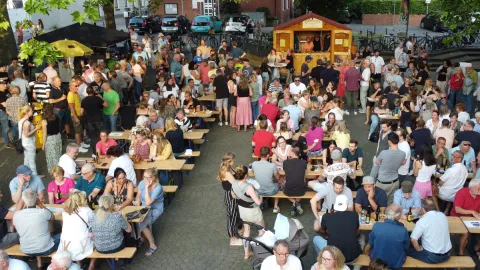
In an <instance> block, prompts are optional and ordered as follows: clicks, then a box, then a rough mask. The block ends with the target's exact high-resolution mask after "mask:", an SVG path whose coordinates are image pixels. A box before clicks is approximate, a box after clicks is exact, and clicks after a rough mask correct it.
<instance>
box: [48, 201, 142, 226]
mask: <svg viewBox="0 0 480 270" xmlns="http://www.w3.org/2000/svg"><path fill="white" fill-rule="evenodd" d="M45 207H47V208H49V209H50V210H51V211H52V208H62V209H63V205H61V204H45ZM142 208H148V211H147V212H146V213H145V214H143V215H142V214H140V217H139V218H137V219H133V220H130V222H133V223H136V222H142V221H143V220H144V219H145V216H147V214H148V212H149V211H150V207H147V206H126V207H125V208H123V209H122V210H121V212H123V213H125V214H127V213H130V212H133V211H137V210H140V209H142ZM98 209H99V207H98V205H96V206H95V212H96V211H97V210H98ZM53 210H54V209H53ZM52 212H53V214H54V215H55V220H62V212H57V211H52Z"/></svg>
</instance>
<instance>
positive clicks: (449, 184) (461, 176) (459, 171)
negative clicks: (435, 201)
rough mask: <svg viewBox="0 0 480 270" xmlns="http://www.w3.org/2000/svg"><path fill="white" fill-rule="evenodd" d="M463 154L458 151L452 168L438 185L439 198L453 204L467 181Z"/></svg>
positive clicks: (453, 159) (454, 154) (453, 157)
mask: <svg viewBox="0 0 480 270" xmlns="http://www.w3.org/2000/svg"><path fill="white" fill-rule="evenodd" d="M462 160H463V152H462V151H460V150H457V151H455V152H453V154H452V167H450V168H449V169H448V170H447V171H446V172H445V174H444V175H442V176H441V177H440V181H439V182H438V184H439V185H440V187H439V188H438V191H439V192H438V198H440V199H442V200H444V201H449V202H453V200H454V198H455V194H456V193H457V192H458V191H459V190H460V189H461V188H463V184H464V183H465V181H466V180H467V177H468V171H467V167H465V166H464V165H463V164H462Z"/></svg>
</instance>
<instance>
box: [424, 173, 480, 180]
mask: <svg viewBox="0 0 480 270" xmlns="http://www.w3.org/2000/svg"><path fill="white" fill-rule="evenodd" d="M442 175H443V174H441V173H438V172H435V173H434V174H433V176H435V177H436V178H440V177H441V176H442ZM474 176H475V175H474V174H473V173H468V176H467V179H473V177H474Z"/></svg>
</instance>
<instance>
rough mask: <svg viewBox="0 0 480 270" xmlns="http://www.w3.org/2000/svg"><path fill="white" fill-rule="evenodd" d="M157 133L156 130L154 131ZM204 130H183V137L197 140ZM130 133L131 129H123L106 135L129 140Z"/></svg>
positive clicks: (200, 137) (115, 138) (201, 136)
mask: <svg viewBox="0 0 480 270" xmlns="http://www.w3.org/2000/svg"><path fill="white" fill-rule="evenodd" d="M155 133H158V132H155ZM205 133H206V132H204V131H196V130H195V129H192V131H191V132H185V133H183V138H184V139H186V140H198V139H202V138H203V135H204V134H205ZM165 134H166V132H163V135H165ZM131 135H132V131H131V130H125V131H113V132H110V134H108V137H109V138H111V139H114V140H129V139H130V136H131Z"/></svg>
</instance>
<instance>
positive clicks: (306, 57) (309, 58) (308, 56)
mask: <svg viewBox="0 0 480 270" xmlns="http://www.w3.org/2000/svg"><path fill="white" fill-rule="evenodd" d="M312 59H313V58H312V57H311V56H310V55H307V56H305V60H307V61H308V60H312Z"/></svg>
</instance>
